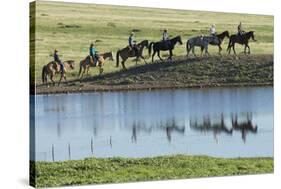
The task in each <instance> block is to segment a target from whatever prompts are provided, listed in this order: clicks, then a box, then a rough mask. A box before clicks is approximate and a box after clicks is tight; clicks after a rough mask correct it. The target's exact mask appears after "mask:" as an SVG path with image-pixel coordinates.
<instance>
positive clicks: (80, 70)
mask: <svg viewBox="0 0 281 189" xmlns="http://www.w3.org/2000/svg"><path fill="white" fill-rule="evenodd" d="M82 61H83V60H81V61H80V67H79V73H78V77H80V75H81V72H82Z"/></svg>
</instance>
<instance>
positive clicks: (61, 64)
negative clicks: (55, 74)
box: [54, 49, 64, 73]
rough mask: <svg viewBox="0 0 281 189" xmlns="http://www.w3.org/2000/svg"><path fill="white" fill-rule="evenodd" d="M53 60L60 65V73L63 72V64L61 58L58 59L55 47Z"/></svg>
mask: <svg viewBox="0 0 281 189" xmlns="http://www.w3.org/2000/svg"><path fill="white" fill-rule="evenodd" d="M54 61H55V62H57V63H58V64H59V65H60V71H61V73H64V65H63V63H62V62H61V60H60V59H59V55H58V50H57V49H55V52H54Z"/></svg>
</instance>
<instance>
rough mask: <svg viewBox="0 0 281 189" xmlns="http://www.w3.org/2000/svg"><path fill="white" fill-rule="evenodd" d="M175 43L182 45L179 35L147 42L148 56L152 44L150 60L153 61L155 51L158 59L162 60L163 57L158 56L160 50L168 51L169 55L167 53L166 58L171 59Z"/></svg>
mask: <svg viewBox="0 0 281 189" xmlns="http://www.w3.org/2000/svg"><path fill="white" fill-rule="evenodd" d="M177 43H179V44H181V45H182V40H181V36H179V35H178V36H176V37H174V38H172V39H169V41H159V42H151V43H150V44H149V48H148V52H149V56H150V55H151V49H152V46H153V54H152V62H153V58H154V55H155V53H156V52H157V56H158V57H159V59H160V60H161V61H163V59H162V58H161V57H160V51H169V53H170V55H169V58H168V59H170V60H171V59H172V56H173V49H174V47H175V45H176V44H177Z"/></svg>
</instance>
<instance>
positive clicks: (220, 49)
mask: <svg viewBox="0 0 281 189" xmlns="http://www.w3.org/2000/svg"><path fill="white" fill-rule="evenodd" d="M221 51H222V48H221V45H220V44H219V55H220V56H222V54H221Z"/></svg>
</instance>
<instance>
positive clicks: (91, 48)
mask: <svg viewBox="0 0 281 189" xmlns="http://www.w3.org/2000/svg"><path fill="white" fill-rule="evenodd" d="M95 54H96V49H95V48H94V47H90V55H91V56H94V55H95Z"/></svg>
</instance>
